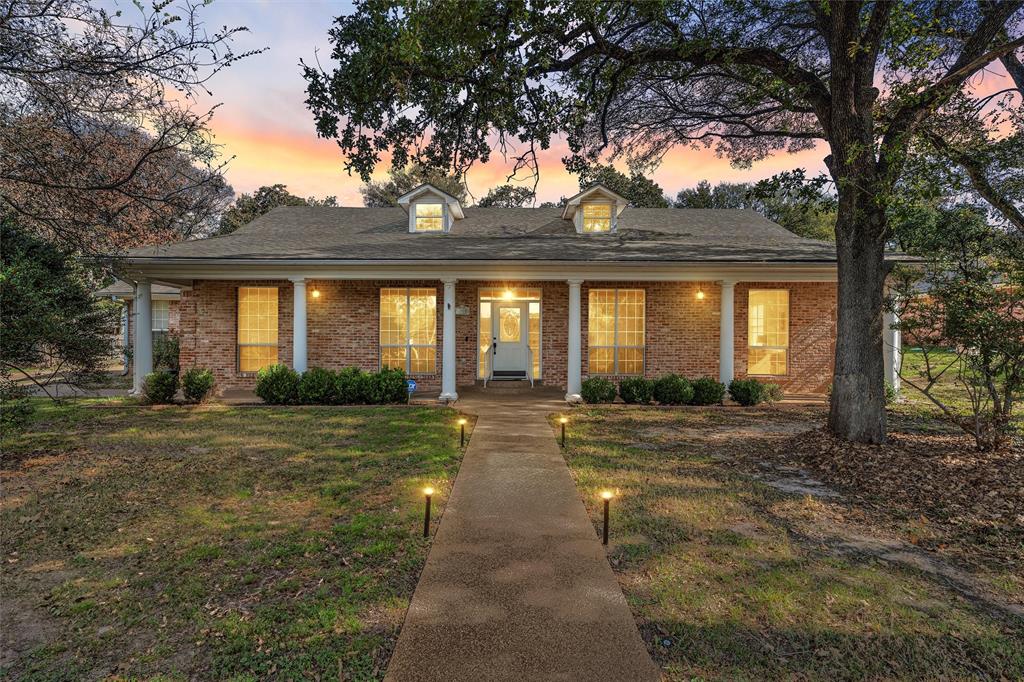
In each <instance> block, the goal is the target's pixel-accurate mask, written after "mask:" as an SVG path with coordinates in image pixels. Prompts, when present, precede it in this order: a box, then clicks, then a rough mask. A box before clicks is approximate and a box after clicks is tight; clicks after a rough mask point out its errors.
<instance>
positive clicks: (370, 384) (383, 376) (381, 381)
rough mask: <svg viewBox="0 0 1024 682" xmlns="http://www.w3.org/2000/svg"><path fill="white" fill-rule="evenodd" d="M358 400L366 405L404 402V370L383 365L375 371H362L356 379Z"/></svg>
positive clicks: (405, 391)
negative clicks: (379, 369)
mask: <svg viewBox="0 0 1024 682" xmlns="http://www.w3.org/2000/svg"><path fill="white" fill-rule="evenodd" d="M355 383H356V385H357V387H358V395H359V402H361V403H366V404H367V405H386V404H389V403H404V402H406V401H407V400H408V396H409V394H408V391H407V390H406V383H405V372H403V371H402V370H400V369H392V368H388V367H385V368H383V369H382V370H381V371H379V372H376V373H370V372H364V373H362V374H360V375H359V376H358V378H357V379H356V382H355Z"/></svg>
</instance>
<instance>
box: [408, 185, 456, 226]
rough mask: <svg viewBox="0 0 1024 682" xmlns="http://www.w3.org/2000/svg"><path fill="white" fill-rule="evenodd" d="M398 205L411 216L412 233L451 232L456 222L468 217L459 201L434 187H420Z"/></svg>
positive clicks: (409, 192)
mask: <svg viewBox="0 0 1024 682" xmlns="http://www.w3.org/2000/svg"><path fill="white" fill-rule="evenodd" d="M397 203H398V205H399V206H401V207H402V208H403V209H405V211H406V212H407V213H408V214H409V231H410V232H432V233H437V232H450V231H451V229H452V224H453V223H454V222H455V221H456V220H462V219H463V218H465V217H466V214H465V213H464V212H463V211H462V205H461V204H460V203H459V200H458V199H456V198H455V197H453V196H452V195H451V194H448V193H447V192H444V191H442V190H439V189H438V188H436V187H434V186H433V185H420V186H419V187H417V188H416V189H413V190H410V191H408V192H406V193H405V194H403V195H402V196H400V197H398V199H397Z"/></svg>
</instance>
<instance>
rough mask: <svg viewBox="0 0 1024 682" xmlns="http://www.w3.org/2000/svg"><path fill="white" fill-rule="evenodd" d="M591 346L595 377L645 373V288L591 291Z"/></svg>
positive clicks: (590, 354) (588, 327) (588, 314)
mask: <svg viewBox="0 0 1024 682" xmlns="http://www.w3.org/2000/svg"><path fill="white" fill-rule="evenodd" d="M588 302H589V305H588V311H587V324H588V326H587V343H588V349H589V352H588V357H589V366H590V373H591V374H643V372H644V334H645V333H644V327H645V319H644V302H645V292H644V290H643V289H591V290H590V292H589V294H588Z"/></svg>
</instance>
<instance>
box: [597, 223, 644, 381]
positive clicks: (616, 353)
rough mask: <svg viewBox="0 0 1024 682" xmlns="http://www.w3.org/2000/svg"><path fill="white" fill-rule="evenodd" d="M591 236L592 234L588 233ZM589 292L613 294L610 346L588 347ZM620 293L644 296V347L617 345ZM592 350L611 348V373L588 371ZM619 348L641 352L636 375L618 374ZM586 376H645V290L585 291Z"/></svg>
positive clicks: (602, 288)
mask: <svg viewBox="0 0 1024 682" xmlns="http://www.w3.org/2000/svg"><path fill="white" fill-rule="evenodd" d="M588 234H593V233H588ZM591 291H611V292H614V293H613V295H612V298H613V300H614V301H615V311H614V313H613V317H612V320H613V321H612V341H613V343H612V345H611V346H591V345H590V292H591ZM620 291H639V292H641V293H643V295H644V345H643V346H620V345H619V292H620ZM594 348H611V349H612V372H611V373H605V372H591V371H590V351H591V350H592V349H594ZM620 348H639V349H640V350H641V353H640V355H641V357H642V360H641V361H640V371H639V372H638V373H633V372H630V373H629V374H622V373H620V372H619V349H620ZM587 375H588V376H596V377H616V376H623V377H642V376H647V290H646V289H633V288H623V289H620V288H619V287H615V288H613V289H609V288H607V287H594V288H593V289H588V290H587Z"/></svg>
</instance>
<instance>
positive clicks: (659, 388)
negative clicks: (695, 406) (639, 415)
mask: <svg viewBox="0 0 1024 682" xmlns="http://www.w3.org/2000/svg"><path fill="white" fill-rule="evenodd" d="M654 399H655V400H657V401H658V402H659V403H661V404H662V405H686V404H688V403H689V402H690V401H691V400H693V385H692V384H691V383H690V382H689V381H688V380H687V379H685V378H684V377H681V376H679V375H678V374H665V375H663V376H660V377H658V378H657V379H655V381H654Z"/></svg>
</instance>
